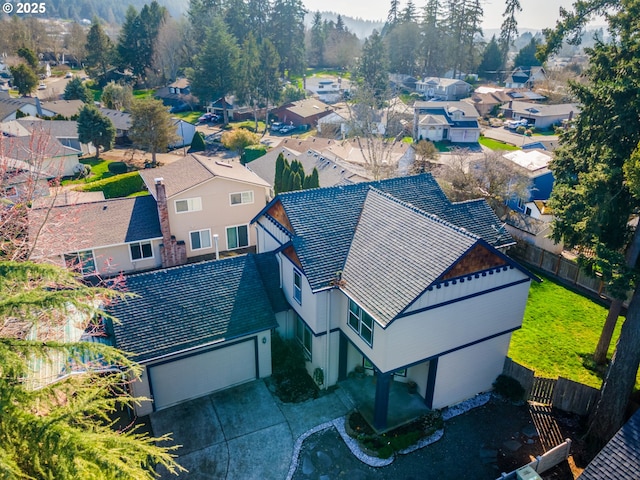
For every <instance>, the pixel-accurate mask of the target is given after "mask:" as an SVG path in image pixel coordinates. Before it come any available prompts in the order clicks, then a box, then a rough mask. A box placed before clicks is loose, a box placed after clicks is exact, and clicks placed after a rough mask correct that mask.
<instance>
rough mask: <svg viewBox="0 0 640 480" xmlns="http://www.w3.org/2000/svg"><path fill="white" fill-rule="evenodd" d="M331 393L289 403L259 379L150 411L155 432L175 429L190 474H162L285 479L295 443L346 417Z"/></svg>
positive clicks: (197, 478)
mask: <svg viewBox="0 0 640 480" xmlns="http://www.w3.org/2000/svg"><path fill="white" fill-rule="evenodd" d="M347 411H348V408H347V407H346V406H345V403H344V402H343V401H342V400H340V398H339V397H338V396H337V395H334V394H329V395H326V396H323V397H321V398H318V399H316V400H311V401H308V402H304V403H301V404H283V403H282V402H280V401H279V400H277V399H276V398H274V396H273V395H272V394H271V393H270V392H269V390H268V389H267V387H266V385H265V383H264V381H262V380H256V381H254V382H251V383H247V384H244V385H240V386H238V387H235V388H231V389H228V390H224V391H222V392H219V393H214V394H212V395H209V396H206V397H201V398H198V399H195V400H192V401H189V402H185V403H182V404H180V405H177V406H175V407H172V408H168V409H165V410H161V411H159V412H155V413H153V414H151V415H150V419H151V427H152V429H153V433H154V435H155V436H161V435H163V434H165V433H169V432H173V433H172V438H173V440H174V443H175V444H178V445H182V447H181V448H180V449H179V450H177V455H178V456H179V458H178V463H180V465H182V466H183V467H184V468H186V469H187V470H188V471H189V472H188V473H183V474H181V475H180V476H179V477H175V476H173V475H169V474H168V473H166V472H163V475H162V477H161V478H163V479H175V478H181V479H182V478H188V479H190V480H192V479H193V480H200V479H228V480H236V479H237V480H250V479H264V480H271V479H273V480H282V479H284V478H286V477H287V474H288V472H289V468H290V465H291V459H292V457H293V453H294V452H293V450H294V445H295V441H296V440H297V439H298V437H300V436H301V435H302V434H303V433H305V432H307V431H308V430H310V429H311V428H313V427H315V426H317V425H319V424H322V423H325V422H328V421H330V420H333V419H335V418H337V417H341V416H343V415H345V414H346V413H347Z"/></svg>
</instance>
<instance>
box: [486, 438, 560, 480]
mask: <svg viewBox="0 0 640 480" xmlns="http://www.w3.org/2000/svg"><path fill="white" fill-rule="evenodd" d="M570 452H571V440H569V439H567V440H565V441H564V442H562V443H561V444H560V445H558V446H557V447H555V448H552V449H551V450H549V451H548V452H546V453H545V454H543V455H540V456H538V457H537V458H536V459H535V460H533V461H532V462H530V463H528V464H527V465H525V466H524V467H521V468H526V467H530V468H531V469H533V470H534V471H536V472H537V473H543V472H546V471H547V470H549V469H551V468H553V467H555V466H556V465H558V464H559V463H561V462H564V461H565V460H566V459H567V458H569V455H570ZM518 470H520V469H518ZM516 478H517V474H516V470H514V471H513V472H511V473H503V474H502V475H501V476H500V478H498V479H497V480H514V479H516Z"/></svg>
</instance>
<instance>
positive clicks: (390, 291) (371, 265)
mask: <svg viewBox="0 0 640 480" xmlns="http://www.w3.org/2000/svg"><path fill="white" fill-rule="evenodd" d="M478 241H479V237H477V236H476V235H473V234H471V233H469V232H468V231H466V230H464V229H461V228H459V227H456V226H454V225H452V224H450V223H448V222H445V221H443V220H442V219H441V218H439V217H437V216H435V215H430V214H427V213H425V212H424V211H422V210H419V209H417V208H415V207H412V206H411V205H409V204H407V203H404V202H401V201H399V200H397V199H395V198H393V197H392V196H390V195H387V194H384V193H382V192H380V191H379V190H376V189H374V188H371V189H370V190H369V192H368V193H367V197H366V200H365V202H364V206H363V208H362V213H361V214H360V219H359V221H358V226H357V227H356V231H355V234H354V236H353V241H352V242H351V248H350V249H349V253H348V255H347V260H346V262H345V266H344V271H343V274H342V280H344V286H343V287H342V290H344V291H345V292H346V293H347V295H349V296H352V297H353V298H354V299H355V300H356V301H357V303H358V304H359V305H360V306H361V307H363V308H364V309H365V310H366V311H367V312H368V313H370V314H371V315H372V316H373V317H374V318H376V320H377V321H378V322H380V324H381V325H382V326H383V327H384V326H386V325H387V324H388V323H389V322H390V321H391V320H393V318H395V316H396V315H398V314H399V313H400V312H401V311H402V310H403V309H404V308H405V307H406V306H407V305H408V304H409V303H410V302H411V301H412V300H413V299H415V298H416V297H418V296H419V295H420V294H421V293H422V292H423V291H424V290H425V289H426V288H427V287H428V286H429V285H431V284H432V283H433V282H434V281H435V280H436V279H437V278H438V277H439V276H440V275H442V273H444V272H445V270H446V269H447V268H449V267H450V266H451V265H452V264H453V263H454V262H455V261H456V260H457V259H458V258H460V257H461V256H462V255H463V254H464V253H465V252H466V251H467V250H468V249H470V248H471V247H472V246H473V245H474V244H475V243H477V242H478ZM385 251H392V252H393V254H391V255H384V254H382V252H385Z"/></svg>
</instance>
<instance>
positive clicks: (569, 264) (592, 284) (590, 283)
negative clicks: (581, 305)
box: [509, 243, 632, 300]
mask: <svg viewBox="0 0 640 480" xmlns="http://www.w3.org/2000/svg"><path fill="white" fill-rule="evenodd" d="M509 253H510V254H513V256H514V257H516V258H518V259H520V260H522V261H524V262H526V263H528V264H530V265H533V266H534V267H536V268H538V269H540V270H543V271H544V272H547V273H549V274H551V275H553V276H555V277H557V278H558V279H560V280H562V281H564V282H566V283H568V284H570V285H574V286H576V287H580V288H582V289H584V290H586V291H588V292H590V293H591V294H593V295H594V296H597V297H604V298H607V299H609V300H610V299H611V297H610V296H609V295H608V293H607V289H606V287H605V284H604V282H603V281H602V280H600V279H599V278H596V277H591V276H589V275H587V274H586V273H584V272H583V271H582V270H581V269H580V267H578V264H577V263H576V262H574V261H572V260H569V259H567V258H564V257H563V256H562V255H558V254H555V253H552V252H549V251H547V250H544V249H542V248H540V247H537V246H535V245H532V244H530V243H522V244H519V245H518V248H514V249H512V250H511V251H510V252H509ZM631 293H632V292H630V293H629V295H627V299H630V298H631V296H630V295H631Z"/></svg>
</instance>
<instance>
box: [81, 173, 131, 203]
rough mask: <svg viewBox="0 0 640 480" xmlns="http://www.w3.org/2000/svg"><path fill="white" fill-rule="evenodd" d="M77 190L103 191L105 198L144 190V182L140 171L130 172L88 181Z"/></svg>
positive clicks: (124, 195)
mask: <svg viewBox="0 0 640 480" xmlns="http://www.w3.org/2000/svg"><path fill="white" fill-rule="evenodd" d="M76 190H78V191H81V192H98V191H102V192H103V193H104V197H105V198H120V197H126V196H128V195H131V194H132V193H136V192H140V191H142V190H144V182H143V181H142V177H141V176H140V175H139V174H138V172H130V173H125V174H122V175H117V176H114V177H109V178H105V179H103V180H98V181H97V182H91V183H87V184H86V185H84V186H82V187H78V188H77V189H76Z"/></svg>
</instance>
